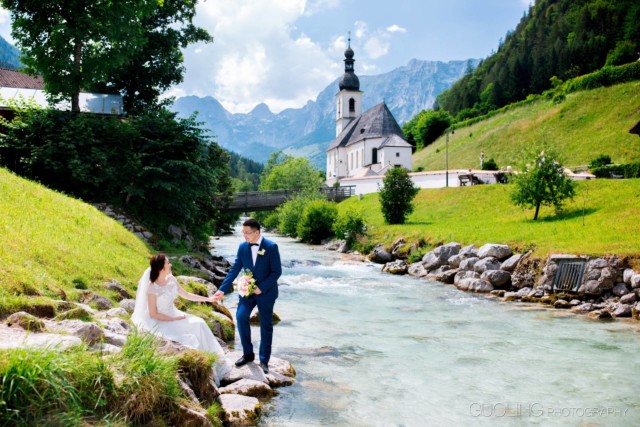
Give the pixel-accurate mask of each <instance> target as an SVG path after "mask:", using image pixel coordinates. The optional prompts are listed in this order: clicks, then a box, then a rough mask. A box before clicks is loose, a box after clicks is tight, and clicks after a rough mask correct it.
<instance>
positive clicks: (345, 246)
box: [337, 241, 349, 254]
mask: <svg viewBox="0 0 640 427" xmlns="http://www.w3.org/2000/svg"><path fill="white" fill-rule="evenodd" d="M337 251H338V252H340V253H341V254H346V253H347V252H349V244H348V243H347V242H346V241H343V242H342V243H341V244H340V246H339V247H338V249H337Z"/></svg>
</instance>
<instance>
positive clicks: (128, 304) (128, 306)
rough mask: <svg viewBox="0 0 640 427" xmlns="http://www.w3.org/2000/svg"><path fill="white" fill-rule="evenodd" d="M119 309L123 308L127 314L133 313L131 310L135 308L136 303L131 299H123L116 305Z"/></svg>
mask: <svg viewBox="0 0 640 427" xmlns="http://www.w3.org/2000/svg"><path fill="white" fill-rule="evenodd" d="M118 305H119V306H120V307H121V308H124V309H125V310H126V311H127V313H129V314H131V313H133V310H134V309H135V308H136V301H135V300H133V299H123V300H122V301H120V302H119V303H118Z"/></svg>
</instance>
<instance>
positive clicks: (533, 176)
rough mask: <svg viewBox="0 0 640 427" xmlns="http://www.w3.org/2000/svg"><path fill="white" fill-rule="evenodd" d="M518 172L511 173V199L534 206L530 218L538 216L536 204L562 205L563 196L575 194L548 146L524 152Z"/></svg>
mask: <svg viewBox="0 0 640 427" xmlns="http://www.w3.org/2000/svg"><path fill="white" fill-rule="evenodd" d="M523 163H524V164H523V165H522V172H521V173H519V174H514V175H513V177H512V180H513V182H514V184H515V186H514V188H513V192H512V193H511V200H512V201H513V202H514V203H515V204H516V205H517V206H522V207H524V208H526V209H530V208H535V214H534V215H533V219H534V220H536V219H538V213H539V212H540V206H542V205H545V206H554V207H555V209H556V212H558V211H559V210H561V209H562V205H563V203H564V201H565V199H567V198H569V199H572V198H573V196H574V195H575V183H574V182H573V181H571V180H570V179H569V178H567V177H566V176H565V175H564V173H563V169H562V164H561V162H560V159H559V157H558V155H557V154H556V152H555V151H553V150H551V149H550V148H548V147H545V148H543V149H541V150H540V149H534V150H533V151H530V152H529V153H527V156H526V158H525V161H524V162H523Z"/></svg>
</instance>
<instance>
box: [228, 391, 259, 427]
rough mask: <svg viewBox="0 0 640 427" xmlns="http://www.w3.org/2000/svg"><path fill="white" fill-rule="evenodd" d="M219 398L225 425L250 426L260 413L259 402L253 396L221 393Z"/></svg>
mask: <svg viewBox="0 0 640 427" xmlns="http://www.w3.org/2000/svg"><path fill="white" fill-rule="evenodd" d="M219 399H220V404H221V405H222V409H223V411H224V414H223V418H224V420H223V421H224V422H225V423H226V424H225V425H231V426H251V425H254V424H255V423H256V421H257V419H258V415H259V414H260V402H259V401H258V399H256V398H255V397H250V396H242V395H240V394H221V395H220V397H219Z"/></svg>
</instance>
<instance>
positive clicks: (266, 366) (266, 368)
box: [260, 362, 269, 374]
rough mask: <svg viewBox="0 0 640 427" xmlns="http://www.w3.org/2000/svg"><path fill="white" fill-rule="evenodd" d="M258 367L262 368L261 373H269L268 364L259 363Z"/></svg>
mask: <svg viewBox="0 0 640 427" xmlns="http://www.w3.org/2000/svg"><path fill="white" fill-rule="evenodd" d="M260 367H261V368H262V372H264V373H265V374H268V373H269V364H268V363H264V362H260Z"/></svg>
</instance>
